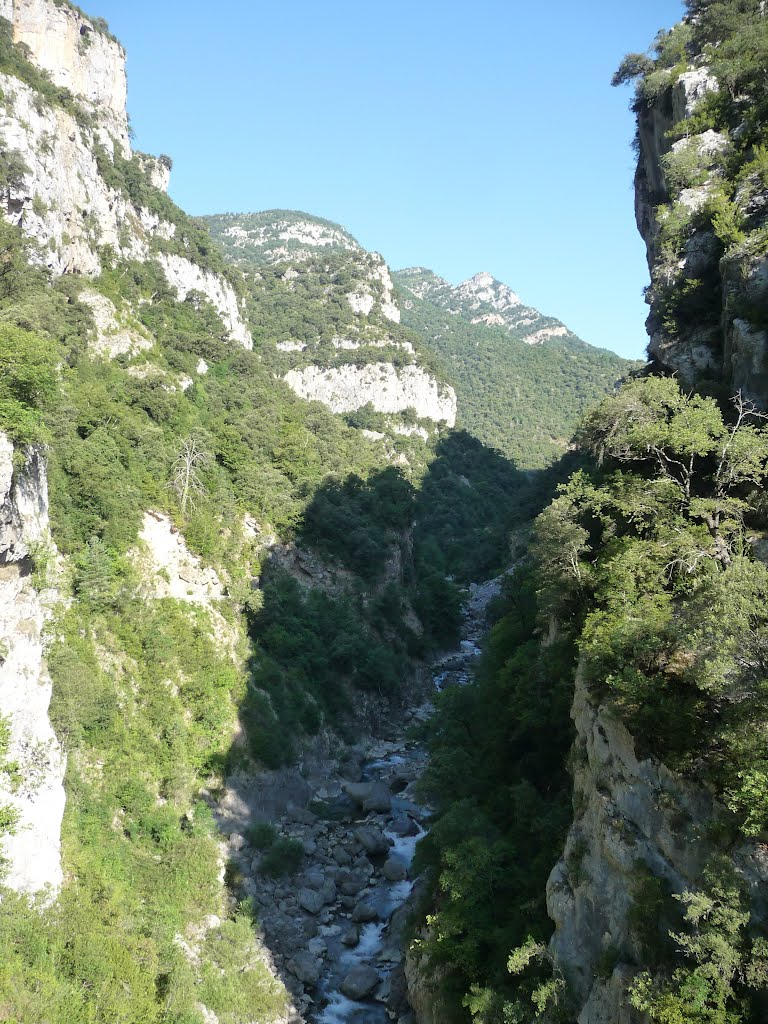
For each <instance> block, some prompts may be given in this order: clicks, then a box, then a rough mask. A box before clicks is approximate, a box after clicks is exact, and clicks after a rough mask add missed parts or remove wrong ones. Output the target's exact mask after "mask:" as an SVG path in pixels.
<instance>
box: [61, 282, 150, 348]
mask: <svg viewBox="0 0 768 1024" xmlns="http://www.w3.org/2000/svg"><path fill="white" fill-rule="evenodd" d="M79 299H80V301H81V302H84V303H85V304H86V306H88V308H89V309H90V310H91V313H92V314H93V321H94V325H95V328H96V337H95V339H94V341H93V343H92V345H91V348H92V349H93V351H94V352H96V353H97V354H98V355H100V356H105V357H106V358H107V359H114V358H115V356H120V355H134V354H135V353H136V352H141V351H142V350H143V349H148V348H152V345H153V344H154V343H153V341H152V339H151V338H150V337H149V336H148V334H147V332H146V330H144V328H142V327H141V326H140V325H139V324H137V323H124V322H123V321H122V319H121V318H120V317H119V316H118V312H117V309H116V308H115V305H114V303H113V302H112V301H111V300H110V299H108V298H107V297H106V295H102V294H101V292H97V291H93V289H91V288H86V289H83V291H81V292H80V295H79Z"/></svg>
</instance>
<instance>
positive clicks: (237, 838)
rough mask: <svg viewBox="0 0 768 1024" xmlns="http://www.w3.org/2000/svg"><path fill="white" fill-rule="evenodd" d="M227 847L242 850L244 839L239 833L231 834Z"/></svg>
mask: <svg viewBox="0 0 768 1024" xmlns="http://www.w3.org/2000/svg"><path fill="white" fill-rule="evenodd" d="M229 845H230V847H231V849H233V850H242V848H243V847H244V846H245V839H244V838H243V836H241V835H240V833H239V832H233V833H232V835H231V836H230V837H229Z"/></svg>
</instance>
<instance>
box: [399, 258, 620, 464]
mask: <svg viewBox="0 0 768 1024" xmlns="http://www.w3.org/2000/svg"><path fill="white" fill-rule="evenodd" d="M394 279H395V283H396V284H397V285H398V286H399V287H400V288H401V289H402V295H401V301H400V306H401V309H402V323H403V324H404V325H406V326H407V327H410V328H412V329H413V330H415V331H417V332H418V333H419V334H420V335H421V336H422V338H423V340H424V343H425V344H427V345H428V346H429V347H430V348H431V349H432V351H433V353H434V354H435V355H436V356H437V357H438V359H439V360H440V361H441V362H442V363H443V365H444V366H445V367H446V369H447V371H448V372H449V374H450V376H451V379H452V382H453V383H454V385H455V387H456V393H457V398H458V420H459V423H460V425H461V426H463V427H464V428H465V429H467V430H468V431H470V433H472V434H473V435H474V436H475V437H477V438H478V439H479V440H481V441H483V442H484V443H485V444H488V445H491V446H492V447H494V448H498V449H499V450H500V451H502V452H504V453H505V454H506V455H508V456H509V457H511V458H513V459H514V460H515V462H516V463H517V465H518V466H520V467H523V468H525V467H534V466H541V465H543V464H545V463H547V462H549V461H551V460H552V459H555V458H557V457H558V456H559V455H561V454H562V453H563V452H564V451H565V450H566V449H567V447H568V443H569V439H570V437H571V434H572V433H573V429H574V427H575V425H576V422H577V421H578V419H579V417H580V416H581V415H582V413H583V412H584V411H585V410H586V409H587V408H588V407H589V406H590V405H591V404H593V403H594V402H595V401H597V400H598V399H599V398H600V397H601V396H602V395H603V394H605V392H606V391H608V390H610V389H611V388H612V387H613V386H614V384H615V382H616V381H617V380H618V379H619V378H620V377H622V376H623V375H624V374H626V373H627V372H628V371H629V370H630V369H631V367H632V366H633V365H634V364H633V363H631V362H630V361H629V360H627V359H622V358H621V357H620V356H617V355H615V354H614V353H613V352H609V351H607V350H606V349H598V348H593V347H592V346H591V345H587V344H586V343H585V342H583V341H581V340H580V339H579V338H577V337H576V336H575V335H574V334H572V333H571V332H570V331H569V330H568V329H567V328H565V327H564V325H563V324H562V323H561V322H560V321H559V320H554V319H553V318H551V317H545V316H543V315H542V314H541V313H539V312H538V311H537V310H534V309H529V308H528V307H525V306H523V305H522V303H520V301H519V299H518V298H517V296H516V295H515V293H514V292H513V291H511V289H509V288H507V286H506V285H503V284H501V283H500V282H498V281H495V280H494V279H493V278H491V276H490V275H489V274H478V275H477V276H476V277H474V278H471V279H470V280H469V281H467V282H464V284H462V285H459V286H458V287H457V288H453V287H451V285H449V284H448V282H446V281H443V280H442V278H439V277H437V275H435V274H433V273H432V272H431V271H429V270H425V269H424V268H416V269H410V270H404V271H398V272H397V273H395V274H394ZM561 329H562V331H564V332H565V333H564V334H560V333H559V332H560V331H561ZM544 331H549V332H550V333H549V335H548V337H547V338H546V339H545V338H544V336H543V334H542V332H544ZM533 339H535V341H534V340H533Z"/></svg>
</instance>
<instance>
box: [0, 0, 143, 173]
mask: <svg viewBox="0 0 768 1024" xmlns="http://www.w3.org/2000/svg"><path fill="white" fill-rule="evenodd" d="M0 17H1V18H5V19H6V20H7V21H10V22H11V25H12V26H13V40H14V42H16V43H24V45H25V46H27V47H29V49H30V51H31V54H32V59H33V60H34V61H35V63H36V64H38V65H39V66H40V67H41V68H44V69H45V70H46V71H47V72H48V73H49V74H50V76H51V78H52V80H53V81H54V83H55V84H56V85H60V86H64V88H66V89H69V90H70V92H72V93H74V94H75V96H78V97H80V98H81V99H82V100H83V101H84V102H85V103H87V104H88V106H89V107H90V108H91V109H93V110H95V111H98V112H99V115H100V116H101V117H103V118H105V119H106V120H107V121H108V123H109V127H110V131H111V132H112V134H113V135H116V136H117V138H118V140H119V142H120V145H121V147H122V149H123V151H124V152H125V154H126V155H129V154H130V143H129V139H128V119H127V117H126V111H125V101H126V94H127V83H126V77H125V50H124V49H123V47H122V46H121V45H120V43H118V42H117V40H116V39H113V38H112V37H111V36H110V35H109V34H108V33H107V32H106V31H104V30H103V27H101V25H100V23H98V22H93V21H91V20H90V19H89V18H87V17H85V16H84V15H83V14H82V13H81V12H80V11H77V10H76V9H75V8H74V7H72V6H70V4H68V3H60V4H55V3H51V2H50V0H0Z"/></svg>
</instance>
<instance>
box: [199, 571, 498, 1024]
mask: <svg viewBox="0 0 768 1024" xmlns="http://www.w3.org/2000/svg"><path fill="white" fill-rule="evenodd" d="M501 580H502V578H501V577H499V578H498V579H496V580H491V581H489V582H488V583H484V584H480V585H477V586H475V585H473V586H472V587H470V589H469V592H468V598H467V601H466V603H465V606H464V613H465V614H464V629H463V636H462V640H461V643H460V645H459V646H458V647H457V648H456V649H455V650H453V651H450V652H446V653H445V654H444V655H442V656H441V657H439V658H437V659H436V660H435V662H434V663H433V665H432V671H431V676H432V682H433V683H434V689H435V690H438V691H439V690H441V689H443V688H444V687H446V686H451V685H462V684H463V683H465V682H467V681H468V679H469V678H470V677H471V671H472V663H473V662H474V660H475V658H476V657H477V656H478V654H479V653H480V643H481V641H482V637H483V634H484V632H485V631H486V629H487V626H486V610H487V607H488V604H489V602H490V600H491V599H492V598H493V597H495V596H496V595H497V594H498V593H499V590H500V587H501ZM431 712H432V704H431V700H429V699H428V700H426V701H425V702H424V703H422V704H420V705H419V706H416V707H412V708H410V709H408V710H407V711H406V713H405V714H404V716H403V720H402V723H400V728H401V730H402V733H403V734H407V726H408V724H409V723H412V722H414V721H418V720H420V719H423V718H425V717H426V716H428V715H429V714H431ZM334 754H335V756H333V755H334ZM425 761H426V752H425V750H424V749H423V747H422V746H421V745H420V744H419V743H418V742H415V741H413V740H410V739H407V738H402V739H400V738H398V739H394V740H393V739H386V740H382V739H377V738H365V739H363V740H362V741H361V742H359V743H358V744H356V745H354V746H351V747H345V748H341V749H338V750H336V751H331V750H328V749H325V750H323V751H321V752H319V753H318V754H317V755H316V756H315V757H314V758H309V759H305V762H304V764H303V766H301V768H300V769H297V770H296V771H293V770H292V771H287V770H286V771H285V772H283V773H270V774H269V777H267V776H266V775H265V776H264V778H263V779H262V780H261V781H260V782H258V781H257V780H251V782H250V785H249V786H248V787H247V789H246V788H244V787H241V788H239V789H238V787H235V788H234V789H233V790H232V791H231V792H230V794H229V796H228V798H227V800H225V801H224V802H223V803H220V804H219V805H218V809H217V810H218V813H217V816H218V817H219V821H220V826H221V827H222V828H223V830H224V832H225V834H227V835H228V844H227V845H228V849H227V856H228V861H229V867H228V871H229V872H230V875H231V878H232V879H233V881H234V882H235V886H236V888H238V889H239V890H240V891H241V893H242V894H243V895H247V896H249V897H250V898H251V899H252V901H253V904H254V909H255V911H256V917H257V919H258V922H259V926H260V928H261V929H262V931H263V937H264V941H265V945H266V946H267V948H268V949H269V950H270V951H271V954H272V960H273V966H274V968H275V969H276V970H278V971H279V973H280V974H281V976H282V978H283V980H284V981H285V983H286V985H287V987H288V988H289V990H290V991H291V993H292V995H293V999H294V1005H295V1008H296V1012H295V1015H294V1017H293V1020H294V1021H295V1022H297V1024H298V1022H307V1024H386V1022H389V1021H397V1022H398V1024H410V1022H411V1021H412V1020H413V1017H412V1013H411V1010H410V1007H409V1003H408V998H407V991H406V980H405V973H404V970H403V958H404V946H405V939H406V936H405V932H406V928H407V921H408V917H409V913H410V903H411V897H412V893H413V890H414V884H415V880H414V878H413V877H412V870H411V866H412V861H413V857H414V853H415V850H416V844H417V843H418V841H419V839H420V838H421V837H422V836H423V835H424V834H425V832H426V830H427V828H428V826H429V814H430V810H429V808H428V807H425V806H423V805H422V804H420V803H419V801H418V799H417V798H416V795H415V792H414V787H415V784H416V781H417V780H418V778H419V775H420V774H421V771H422V769H423V767H424V764H425ZM238 822H239V827H237V828H231V827H230V826H231V825H232V824H236V823H238ZM257 822H263V823H270V824H272V825H273V827H274V829H275V831H276V833H277V837H278V840H279V841H280V842H281V844H282V845H281V848H282V847H285V843H286V841H287V840H290V841H292V847H293V851H294V853H295V854H296V855H297V856H298V859H299V861H300V863H299V866H298V868H297V870H296V871H295V872H293V873H292V874H288V875H285V876H278V877H273V875H272V874H270V873H269V872H268V871H265V870H264V861H263V857H264V853H263V852H262V851H261V850H260V849H258V846H259V845H260V844H259V838H258V830H256V831H254V828H253V826H254V824H256V823H257ZM228 823H229V824H228Z"/></svg>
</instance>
